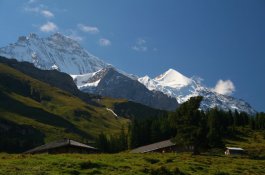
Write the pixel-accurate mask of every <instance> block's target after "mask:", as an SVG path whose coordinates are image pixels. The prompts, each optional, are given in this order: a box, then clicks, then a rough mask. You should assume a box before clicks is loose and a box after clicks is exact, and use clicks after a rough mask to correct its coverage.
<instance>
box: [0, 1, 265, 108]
mask: <svg viewBox="0 0 265 175" xmlns="http://www.w3.org/2000/svg"><path fill="white" fill-rule="evenodd" d="M31 32H34V33H37V34H38V35H41V36H48V35H50V34H52V33H54V32H60V33H63V34H65V35H68V36H71V37H73V38H75V39H77V40H79V41H80V43H81V44H82V45H83V46H84V47H85V48H86V49H87V50H88V51H89V52H91V53H92V54H94V55H96V56H98V57H100V58H102V59H103V60H105V61H106V62H108V63H111V64H113V65H114V66H116V67H117V68H119V69H122V70H124V71H126V72H129V73H133V74H136V75H139V76H143V75H149V76H151V77H155V76H157V75H159V74H161V73H163V72H165V71H166V70H167V69H169V68H173V69H175V70H177V71H179V72H181V73H182V74H184V75H186V76H188V77H191V76H194V75H195V76H199V77H201V78H203V79H204V81H203V83H204V84H205V85H206V86H208V87H215V86H216V84H217V82H218V81H219V80H224V81H222V82H221V81H219V85H220V87H221V88H222V87H223V88H228V89H229V88H230V89H231V91H230V92H228V93H231V92H233V93H232V95H233V96H234V97H237V98H242V99H244V100H246V101H247V102H249V103H250V104H251V105H252V106H253V107H254V108H255V109H256V110H258V111H265V102H264V101H265V92H264V90H265V77H264V76H265V1H263V0H251V1H250V0H222V1H221V0H219V1H217V0H208V1H205V0H204V1H203V0H202V1H197V0H194V1H190V0H181V1H178V0H166V1H165V0H130V1H129V0H112V1H108V0H19V1H17V0H0V38H1V39H0V47H2V46H5V45H7V44H9V43H13V42H15V41H16V40H17V38H18V36H20V35H28V34H29V33H31ZM226 80H230V81H226ZM232 85H233V86H234V87H235V88H233V87H232Z"/></svg>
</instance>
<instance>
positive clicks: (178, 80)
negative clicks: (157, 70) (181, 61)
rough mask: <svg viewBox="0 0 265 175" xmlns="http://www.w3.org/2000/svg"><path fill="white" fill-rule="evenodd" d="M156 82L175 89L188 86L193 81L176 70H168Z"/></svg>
mask: <svg viewBox="0 0 265 175" xmlns="http://www.w3.org/2000/svg"><path fill="white" fill-rule="evenodd" d="M154 80H155V81H157V82H159V83H160V84H163V85H165V86H170V87H173V88H181V87H184V86H187V85H189V84H190V83H191V81H192V80H191V79H190V78H188V77H186V76H184V75H182V74H181V73H179V72H178V71H176V70H174V69H168V70H167V71H166V72H165V73H163V74H161V75H159V76H157V77H156V78H155V79H154Z"/></svg>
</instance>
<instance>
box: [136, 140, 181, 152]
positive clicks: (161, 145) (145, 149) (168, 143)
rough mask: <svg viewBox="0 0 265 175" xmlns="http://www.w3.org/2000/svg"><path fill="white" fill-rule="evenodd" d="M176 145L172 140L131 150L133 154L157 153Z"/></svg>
mask: <svg viewBox="0 0 265 175" xmlns="http://www.w3.org/2000/svg"><path fill="white" fill-rule="evenodd" d="M174 145H176V144H175V143H173V142H172V141H171V140H165V141H162V142H157V143H153V144H150V145H145V146H141V147H139V148H136V149H133V150H131V153H146V152H151V151H155V150H158V149H161V148H167V147H170V146H174Z"/></svg>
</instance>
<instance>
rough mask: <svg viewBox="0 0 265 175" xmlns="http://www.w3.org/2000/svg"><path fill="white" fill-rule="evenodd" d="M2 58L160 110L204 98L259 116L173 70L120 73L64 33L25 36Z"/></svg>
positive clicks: (3, 51) (1, 50)
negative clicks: (64, 75) (63, 75)
mask: <svg viewBox="0 0 265 175" xmlns="http://www.w3.org/2000/svg"><path fill="white" fill-rule="evenodd" d="M0 56H3V57H6V58H15V59H17V60H18V61H27V62H30V63H33V64H34V65H35V66H36V67H37V68H40V69H48V70H49V69H56V70H59V71H61V72H65V73H68V74H70V75H71V76H72V78H73V79H74V81H75V83H76V85H77V86H78V88H79V89H80V90H82V91H85V92H90V93H96V94H100V95H105V96H110V97H114V98H127V99H129V100H132V101H136V102H139V103H142V104H145V105H148V106H151V107H155V108H159V109H168V110H174V109H175V107H176V106H177V105H178V103H177V102H179V103H183V102H185V101H187V100H188V99H189V98H190V97H193V96H198V95H200V96H203V97H204V100H203V102H202V104H201V109H203V110H207V109H209V108H213V107H218V108H221V109H224V110H232V111H233V110H238V111H239V112H247V113H249V114H253V113H255V110H254V109H252V108H251V106H250V105H249V104H248V103H246V102H245V101H243V100H240V99H235V98H233V97H231V96H225V95H221V94H218V93H216V92H214V91H213V90H212V89H211V88H207V87H205V86H203V85H202V84H201V83H200V81H198V80H197V79H195V78H188V77H186V76H184V75H182V74H181V73H179V72H177V71H175V70H173V69H169V70H168V71H166V72H165V73H164V74H161V75H159V76H158V77H156V78H154V79H152V78H150V77H148V76H145V77H142V78H138V77H137V76H135V75H131V74H127V73H125V72H123V71H120V70H117V69H115V68H114V67H112V66H111V65H109V64H107V63H105V62H104V61H102V60H100V59H99V58H97V57H95V56H93V55H92V54H90V53H89V52H87V51H86V50H85V49H84V48H82V47H81V46H80V44H79V43H78V42H76V41H75V40H73V39H71V38H69V37H67V36H64V35H62V34H60V33H55V34H53V35H51V36H49V37H47V38H40V37H39V36H38V35H36V34H30V35H29V36H28V37H26V36H21V37H19V39H18V41H17V42H16V43H14V44H10V45H8V46H6V47H2V48H0ZM165 94H166V95H165Z"/></svg>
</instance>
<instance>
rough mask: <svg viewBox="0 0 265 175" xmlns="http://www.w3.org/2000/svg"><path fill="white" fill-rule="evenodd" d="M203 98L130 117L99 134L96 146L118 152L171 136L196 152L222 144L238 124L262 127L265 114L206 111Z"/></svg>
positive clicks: (195, 98)
mask: <svg viewBox="0 0 265 175" xmlns="http://www.w3.org/2000/svg"><path fill="white" fill-rule="evenodd" d="M202 99H203V97H200V96H199V97H192V98H191V99H190V100H189V101H187V102H185V103H183V104H182V105H180V107H179V108H178V109H177V110H176V111H175V112H168V113H165V114H161V115H160V116H156V117H152V116H150V117H149V118H144V119H139V118H137V119H132V121H131V123H130V124H129V125H128V127H127V129H125V128H126V127H125V126H124V127H122V129H121V131H120V133H119V134H118V135H115V136H113V135H112V136H107V135H105V134H104V133H101V134H100V135H99V137H98V139H97V146H98V147H99V148H100V149H101V150H102V151H104V152H110V153H114V152H119V151H124V150H127V149H133V148H136V147H139V146H142V145H147V144H151V143H154V142H158V141H163V140H166V139H171V140H172V141H173V142H175V143H176V144H178V145H180V146H192V147H193V153H194V154H199V153H200V152H201V151H202V150H206V149H209V148H222V147H224V142H223V139H224V138H225V137H233V136H235V135H236V134H237V128H238V127H249V128H251V129H253V130H265V113H263V112H262V113H257V114H256V115H255V116H250V115H248V114H247V113H245V112H241V113H239V112H238V111H234V112H232V111H223V110H219V109H217V108H213V109H210V110H208V111H202V110H200V109H199V107H200V103H201V101H202Z"/></svg>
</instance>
